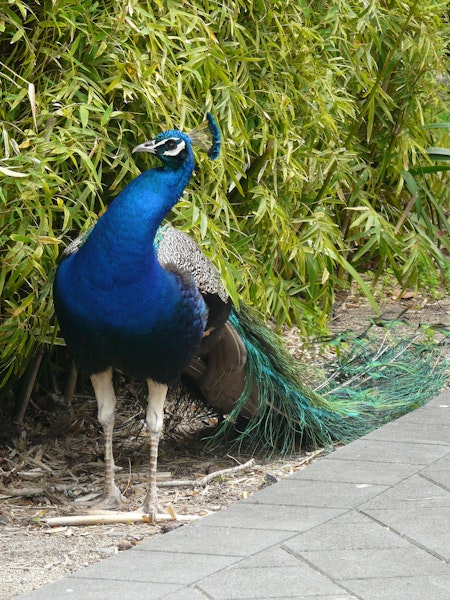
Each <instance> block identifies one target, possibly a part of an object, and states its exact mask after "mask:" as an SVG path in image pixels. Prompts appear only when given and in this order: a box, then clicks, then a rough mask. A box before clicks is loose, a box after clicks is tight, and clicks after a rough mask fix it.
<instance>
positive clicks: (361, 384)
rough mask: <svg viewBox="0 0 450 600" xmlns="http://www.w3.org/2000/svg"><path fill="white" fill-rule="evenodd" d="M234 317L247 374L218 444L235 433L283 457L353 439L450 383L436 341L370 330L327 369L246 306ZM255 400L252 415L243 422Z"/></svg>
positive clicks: (238, 441)
mask: <svg viewBox="0 0 450 600" xmlns="http://www.w3.org/2000/svg"><path fill="white" fill-rule="evenodd" d="M230 322H231V323H232V325H233V327H234V328H235V329H236V331H237V333H238V334H239V336H240V337H241V340H242V342H243V344H244V346H245V349H246V351H247V377H246V381H245V386H244V389H243V391H242V394H241V396H240V397H239V399H238V400H237V401H236V403H235V405H234V407H233V409H232V411H231V412H230V414H229V415H227V416H226V417H225V419H224V420H223V421H222V423H221V425H220V427H219V428H218V430H217V431H216V432H215V434H214V435H213V437H212V438H211V441H212V443H215V442H217V441H218V440H220V439H222V438H223V436H224V435H227V436H228V435H229V434H230V433H233V437H234V439H235V442H236V444H238V445H239V446H240V447H244V446H245V448H246V449H251V450H252V451H256V450H258V449H259V450H263V451H264V452H268V453H274V452H280V453H282V454H286V453H289V452H291V451H295V450H296V449H298V448H299V447H300V446H302V445H304V446H330V445H333V444H336V443H339V442H341V443H348V442H350V441H352V440H355V439H357V438H359V437H361V436H362V435H365V434H367V433H369V432H370V431H372V430H373V429H376V428H377V427H379V426H380V425H383V424H384V423H387V422H388V421H391V420H393V419H396V418H398V417H400V416H402V415H403V414H405V413H407V412H408V411H410V410H412V409H415V408H417V407H419V406H421V405H423V404H424V403H426V402H427V401H428V400H429V399H430V398H431V397H433V396H434V395H435V394H436V393H437V392H439V391H440V390H441V389H442V388H443V387H444V386H445V385H446V384H447V383H448V380H449V372H448V364H447V362H446V361H445V359H444V358H443V354H442V352H441V350H440V349H439V348H438V347H437V346H436V345H433V344H432V343H431V342H430V343H424V342H423V343H419V342H417V341H414V340H407V339H404V338H401V339H397V340H395V336H394V335H393V334H391V333H387V334H386V335H384V337H383V339H382V340H381V341H380V339H379V338H376V337H371V336H370V335H369V334H368V332H366V333H365V335H362V336H359V337H357V336H354V337H353V339H352V340H351V341H348V342H347V343H346V346H347V348H346V350H344V351H342V352H341V353H340V356H339V357H338V359H337V360H336V362H334V363H333V364H330V365H328V366H327V367H326V368H325V369H322V370H319V369H318V368H317V369H315V368H314V367H312V366H311V365H309V364H308V365H307V366H306V365H302V364H301V363H299V362H298V361H297V360H296V359H294V357H293V356H292V355H291V354H290V353H289V352H288V351H287V350H286V348H285V347H284V345H283V342H282V340H281V338H280V336H278V335H277V334H276V333H274V332H272V331H271V330H270V329H268V328H267V327H266V326H265V325H264V324H263V323H262V322H261V320H260V319H259V318H258V316H257V315H256V314H255V312H254V311H253V310H251V309H250V308H248V307H247V306H245V305H244V304H241V305H240V306H239V307H238V308H237V309H234V310H233V311H232V313H231V315H230ZM313 371H314V380H315V383H314V384H312V385H311V383H310V382H311V373H312V372H313ZM306 373H308V376H307V377H306ZM254 382H257V383H256V386H257V390H255V387H254ZM255 398H256V404H255ZM252 403H253V410H252V412H253V414H252V416H250V417H249V418H248V419H243V418H242V417H241V416H240V415H241V414H242V412H243V411H244V410H245V408H246V407H248V406H249V404H252ZM247 412H248V411H247Z"/></svg>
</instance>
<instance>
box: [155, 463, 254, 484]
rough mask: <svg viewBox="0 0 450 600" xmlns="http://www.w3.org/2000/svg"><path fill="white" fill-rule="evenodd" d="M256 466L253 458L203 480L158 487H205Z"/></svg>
mask: <svg viewBox="0 0 450 600" xmlns="http://www.w3.org/2000/svg"><path fill="white" fill-rule="evenodd" d="M254 464H255V459H254V458H251V459H250V460H248V461H247V462H245V463H243V464H242V465H237V466H236V467H230V468H229V469H221V470H220V471H214V472H213V473H209V474H208V475H205V476H204V477H202V478H201V479H172V480H170V481H160V482H159V483H158V487H204V486H205V485H207V484H208V483H209V482H210V481H212V480H213V479H217V478H218V477H222V475H230V474H231V473H238V472H239V471H245V469H248V468H249V467H252V466H253V465H254Z"/></svg>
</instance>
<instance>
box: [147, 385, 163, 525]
mask: <svg viewBox="0 0 450 600" xmlns="http://www.w3.org/2000/svg"><path fill="white" fill-rule="evenodd" d="M147 386H148V405H147V428H148V433H149V436H150V465H149V480H148V491H147V495H146V496H145V500H144V506H143V511H144V513H145V514H147V515H149V516H150V518H151V519H152V521H155V519H156V514H157V513H158V512H161V509H160V508H159V506H158V497H157V488H156V467H157V462H158V444H159V437H160V435H161V429H162V426H163V417H164V401H165V399H166V395H167V385H165V384H163V383H156V381H153V379H147Z"/></svg>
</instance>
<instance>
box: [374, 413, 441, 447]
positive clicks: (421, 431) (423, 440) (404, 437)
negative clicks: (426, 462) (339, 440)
mask: <svg viewBox="0 0 450 600" xmlns="http://www.w3.org/2000/svg"><path fill="white" fill-rule="evenodd" d="M367 439H369V440H392V439H395V440H396V442H412V443H414V444H436V445H439V444H442V445H445V444H447V446H448V448H450V425H443V424H442V423H429V422H428V418H427V422H426V423H420V422H409V421H408V422H405V421H403V419H401V420H399V421H394V422H393V423H388V424H387V425H385V426H384V427H380V429H377V430H376V431H373V432H372V433H370V434H369V435H368V436H367Z"/></svg>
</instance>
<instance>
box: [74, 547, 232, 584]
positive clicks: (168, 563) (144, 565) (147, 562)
mask: <svg viewBox="0 0 450 600" xmlns="http://www.w3.org/2000/svg"><path fill="white" fill-rule="evenodd" d="M207 550H208V548H207V547H205V548H203V552H204V553H203V554H194V553H188V552H176V553H175V552H167V551H164V552H158V551H151V552H150V551H146V550H142V549H141V548H140V547H139V546H138V547H136V548H133V549H132V550H128V551H127V552H121V553H119V554H116V555H114V556H112V557H111V558H108V559H106V560H103V561H102V562H100V563H97V564H94V565H91V566H89V567H86V568H85V569H82V570H81V571H79V572H78V573H76V575H75V576H76V577H77V578H79V579H109V580H110V581H147V582H153V583H173V584H178V585H179V584H183V583H184V584H189V583H193V582H195V581H197V579H201V578H202V577H206V576H207V575H209V574H210V573H213V572H214V571H217V570H219V569H223V568H224V567H227V566H229V565H231V564H233V563H234V562H236V561H238V560H239V558H238V557H231V556H218V555H217V554H216V555H214V554H212V555H211V554H207V553H206V552H207Z"/></svg>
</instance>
